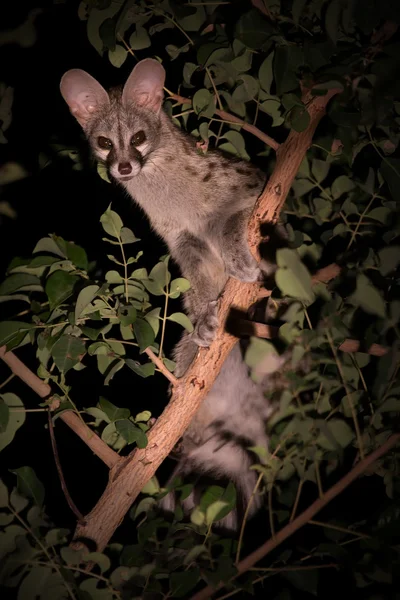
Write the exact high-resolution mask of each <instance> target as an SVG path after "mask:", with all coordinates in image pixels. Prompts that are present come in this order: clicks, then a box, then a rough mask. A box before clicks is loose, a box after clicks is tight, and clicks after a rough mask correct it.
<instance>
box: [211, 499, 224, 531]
mask: <svg viewBox="0 0 400 600" xmlns="http://www.w3.org/2000/svg"><path fill="white" fill-rule="evenodd" d="M227 506H228V504H227V502H223V501H222V500H216V502H213V503H212V504H210V506H208V508H207V510H206V523H207V525H211V523H214V522H215V521H219V519H221V518H223V516H224V515H223V513H222V511H223V510H224V509H225V508H226V507H227Z"/></svg>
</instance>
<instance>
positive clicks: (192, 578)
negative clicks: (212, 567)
mask: <svg viewBox="0 0 400 600" xmlns="http://www.w3.org/2000/svg"><path fill="white" fill-rule="evenodd" d="M199 579H200V569H199V568H198V567H195V568H194V569H190V570H188V571H175V572H174V573H171V575H170V578H169V581H170V590H171V591H170V593H171V595H172V597H173V598H184V597H188V593H189V592H190V590H192V589H193V588H194V587H195V585H196V584H197V583H198V581H199Z"/></svg>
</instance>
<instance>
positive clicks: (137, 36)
mask: <svg viewBox="0 0 400 600" xmlns="http://www.w3.org/2000/svg"><path fill="white" fill-rule="evenodd" d="M129 46H130V47H131V48H132V50H144V48H149V47H150V46H151V39H150V36H149V34H148V33H147V31H146V30H145V28H144V27H141V26H140V25H136V31H134V32H133V33H132V35H131V37H130V38H129Z"/></svg>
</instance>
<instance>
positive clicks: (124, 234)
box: [121, 227, 140, 244]
mask: <svg viewBox="0 0 400 600" xmlns="http://www.w3.org/2000/svg"><path fill="white" fill-rule="evenodd" d="M121 241H122V243H123V244H133V243H134V242H140V239H139V238H137V237H136V236H135V234H134V233H133V231H132V229H129V227H122V229H121Z"/></svg>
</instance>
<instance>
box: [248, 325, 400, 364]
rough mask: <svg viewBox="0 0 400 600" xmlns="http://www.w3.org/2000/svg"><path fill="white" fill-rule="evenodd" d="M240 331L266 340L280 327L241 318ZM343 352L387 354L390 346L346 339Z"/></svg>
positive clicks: (341, 345) (271, 337) (270, 338)
mask: <svg viewBox="0 0 400 600" xmlns="http://www.w3.org/2000/svg"><path fill="white" fill-rule="evenodd" d="M238 326H239V328H240V331H246V335H254V336H256V337H258V338H263V339H265V340H273V339H274V338H276V337H277V336H278V334H279V327H276V326H275V325H267V324H266V323H258V322H257V321H250V320H248V319H241V320H240V324H239V325H238ZM338 350H341V352H365V353H366V354H370V355H371V356H385V354H387V353H388V352H389V348H385V346H381V345H380V344H371V345H370V346H369V348H365V349H364V348H363V345H362V342H360V341H359V340H352V339H349V338H348V339H346V340H344V342H342V343H341V344H340V346H338Z"/></svg>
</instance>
